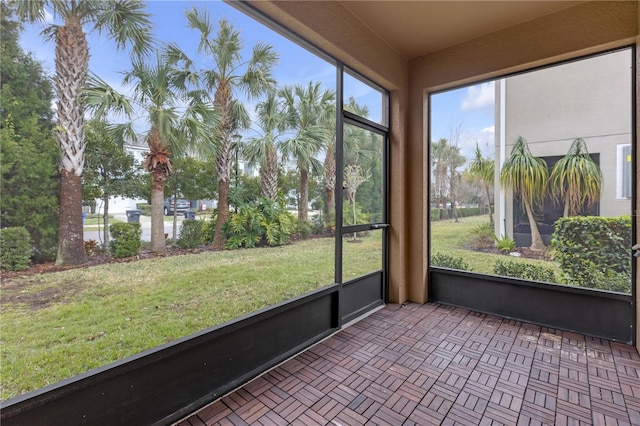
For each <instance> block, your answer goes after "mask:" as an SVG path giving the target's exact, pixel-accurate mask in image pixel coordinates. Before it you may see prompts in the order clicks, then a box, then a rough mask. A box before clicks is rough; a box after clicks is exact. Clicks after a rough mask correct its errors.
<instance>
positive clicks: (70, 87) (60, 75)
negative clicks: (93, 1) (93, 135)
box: [55, 16, 89, 265]
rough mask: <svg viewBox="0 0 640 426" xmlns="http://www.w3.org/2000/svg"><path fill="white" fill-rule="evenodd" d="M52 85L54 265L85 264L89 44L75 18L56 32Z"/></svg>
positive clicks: (70, 18) (68, 20)
mask: <svg viewBox="0 0 640 426" xmlns="http://www.w3.org/2000/svg"><path fill="white" fill-rule="evenodd" d="M55 66H56V75H55V83H56V84H55V86H56V96H57V98H58V111H57V117H58V128H59V129H61V130H60V131H57V132H56V140H57V142H58V146H59V147H60V149H61V151H62V156H61V161H60V170H61V173H60V221H59V223H60V225H59V226H60V227H59V229H58V254H57V257H56V264H57V265H71V264H80V263H85V262H86V261H87V255H86V252H85V248H84V240H83V229H82V184H81V178H80V177H81V176H82V168H83V166H84V148H85V140H84V108H83V103H82V94H83V90H84V86H85V83H86V79H87V70H88V67H89V45H88V44H87V40H86V36H85V34H84V32H83V30H82V24H81V22H80V18H79V17H78V16H70V17H69V18H68V19H67V21H66V22H65V25H64V26H62V27H60V28H59V29H58V31H57V32H56V60H55Z"/></svg>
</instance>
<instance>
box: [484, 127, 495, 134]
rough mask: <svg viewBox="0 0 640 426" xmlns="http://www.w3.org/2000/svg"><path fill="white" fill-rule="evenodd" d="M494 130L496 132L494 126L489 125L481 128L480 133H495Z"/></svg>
mask: <svg viewBox="0 0 640 426" xmlns="http://www.w3.org/2000/svg"><path fill="white" fill-rule="evenodd" d="M495 132H496V126H489V127H485V128H484V129H482V133H495Z"/></svg>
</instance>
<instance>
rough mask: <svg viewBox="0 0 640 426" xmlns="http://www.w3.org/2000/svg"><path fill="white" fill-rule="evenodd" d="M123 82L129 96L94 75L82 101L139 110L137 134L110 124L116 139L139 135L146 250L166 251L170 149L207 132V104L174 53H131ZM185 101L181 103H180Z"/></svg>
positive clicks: (124, 126) (181, 148) (186, 144)
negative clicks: (146, 192)
mask: <svg viewBox="0 0 640 426" xmlns="http://www.w3.org/2000/svg"><path fill="white" fill-rule="evenodd" d="M123 82H124V84H125V85H132V87H133V95H132V98H131V99H128V98H127V97H125V96H123V95H121V94H119V93H117V92H115V91H114V90H113V89H112V88H111V87H109V86H108V85H107V84H106V83H105V82H104V81H102V80H100V79H99V78H93V79H92V81H91V83H92V84H91V87H90V89H89V90H87V102H88V103H89V104H90V105H91V106H92V107H94V106H95V108H96V110H97V112H98V113H100V114H102V113H104V112H106V111H108V110H115V111H119V112H130V111H131V109H132V107H131V104H134V105H135V106H136V107H137V109H138V111H139V112H143V113H144V114H143V116H144V119H145V120H146V122H147V123H146V124H147V125H148V130H147V131H146V132H145V133H143V134H138V132H137V131H136V129H135V128H134V126H133V123H132V122H131V121H129V122H127V123H124V124H119V125H116V126H114V128H113V130H112V135H113V137H115V138H116V139H117V140H122V141H128V140H130V141H134V140H138V138H140V137H141V138H143V139H144V140H145V141H146V143H147V145H148V146H149V152H148V153H147V156H146V158H145V160H144V164H143V167H144V169H145V170H147V171H148V172H149V173H150V174H151V251H152V252H154V253H159V254H163V253H165V252H166V251H167V247H166V244H165V237H164V211H163V207H164V189H165V183H166V180H167V177H168V176H169V174H170V173H171V169H172V166H171V156H172V151H173V152H177V153H178V154H181V153H184V152H185V151H186V150H187V149H188V147H189V146H191V145H193V144H197V143H199V142H201V141H202V140H204V139H205V138H206V137H208V134H209V133H210V132H209V130H210V129H211V127H210V125H209V123H215V117H214V114H213V113H212V109H211V108H208V107H207V104H206V101H205V100H203V98H202V97H201V94H200V93H199V92H198V91H197V90H189V87H190V86H191V85H196V86H197V76H195V75H193V74H192V73H190V72H189V71H188V70H186V69H185V68H184V67H178V66H177V63H176V59H175V57H173V56H172V55H169V54H166V52H159V53H158V54H157V56H156V58H155V61H142V60H140V59H137V58H134V60H133V61H132V66H131V70H130V71H128V72H127V73H126V74H125V77H124V81H123ZM185 104H186V107H185Z"/></svg>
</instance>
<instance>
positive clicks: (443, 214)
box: [429, 207, 484, 221]
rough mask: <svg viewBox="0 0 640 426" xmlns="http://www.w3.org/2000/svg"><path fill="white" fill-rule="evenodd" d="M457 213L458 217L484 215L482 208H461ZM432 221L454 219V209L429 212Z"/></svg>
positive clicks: (433, 209) (434, 209) (438, 209)
mask: <svg viewBox="0 0 640 426" xmlns="http://www.w3.org/2000/svg"><path fill="white" fill-rule="evenodd" d="M456 213H457V215H458V217H459V218H460V217H471V216H480V215H482V214H484V213H482V212H481V209H480V207H459V208H457V209H456ZM429 215H430V217H431V220H432V221H434V220H441V219H453V218H454V216H453V210H452V209H440V208H432V209H431V210H430V212H429Z"/></svg>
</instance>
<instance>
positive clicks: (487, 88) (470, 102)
mask: <svg viewBox="0 0 640 426" xmlns="http://www.w3.org/2000/svg"><path fill="white" fill-rule="evenodd" d="M494 97H495V90H494V86H493V82H489V83H483V84H477V85H475V86H471V87H469V88H468V89H467V96H465V98H464V99H463V100H462V106H461V108H462V110H463V111H470V110H474V109H481V108H486V107H493V105H494Z"/></svg>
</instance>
